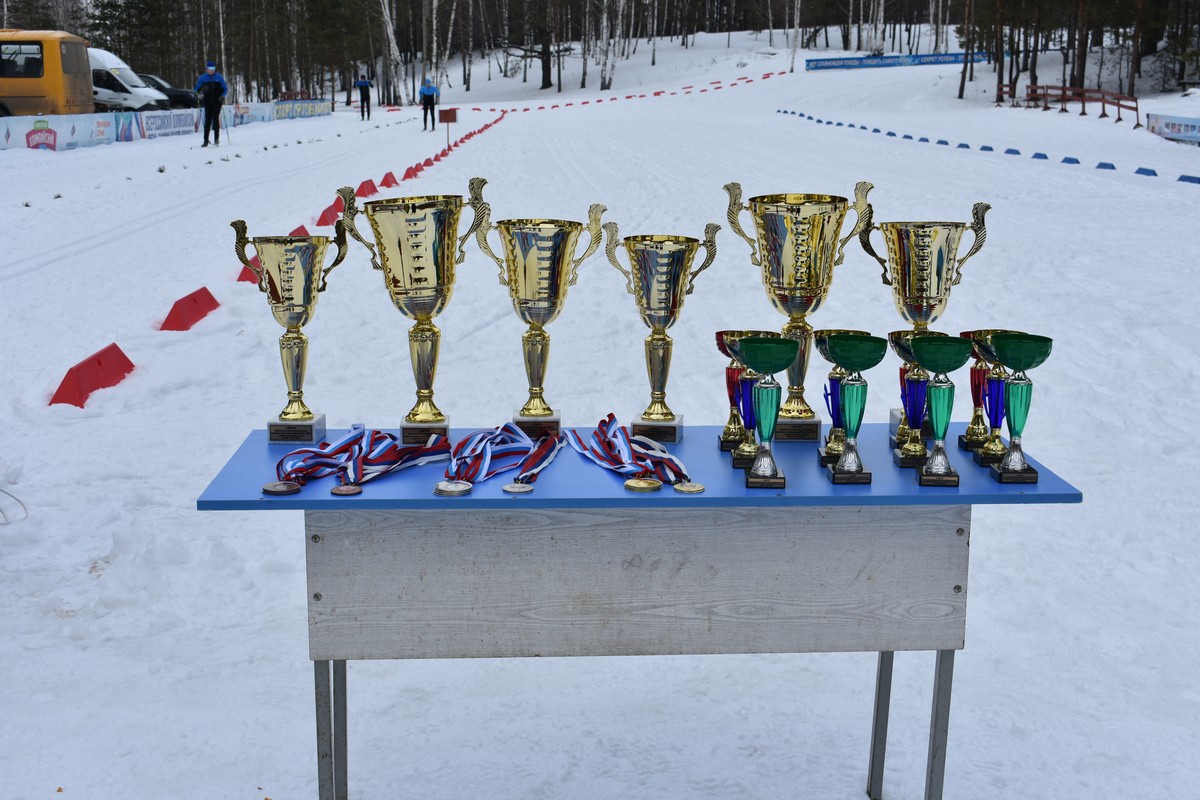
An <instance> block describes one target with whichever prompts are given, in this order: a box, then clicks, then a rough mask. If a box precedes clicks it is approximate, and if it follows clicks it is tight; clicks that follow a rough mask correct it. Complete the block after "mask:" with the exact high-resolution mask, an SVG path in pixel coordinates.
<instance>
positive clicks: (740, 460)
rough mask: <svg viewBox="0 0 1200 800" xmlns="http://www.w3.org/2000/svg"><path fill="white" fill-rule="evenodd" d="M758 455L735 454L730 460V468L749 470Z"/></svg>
mask: <svg viewBox="0 0 1200 800" xmlns="http://www.w3.org/2000/svg"><path fill="white" fill-rule="evenodd" d="M757 455H758V454H757V453H751V454H750V455H748V456H740V455H738V454H737V453H736V452H734V454H733V457H732V458H731V459H730V466H731V467H733V468H734V469H749V468H750V465H751V464H753V463H754V459H755V457H757Z"/></svg>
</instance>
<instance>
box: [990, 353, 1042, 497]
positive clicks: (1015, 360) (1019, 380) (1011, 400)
mask: <svg viewBox="0 0 1200 800" xmlns="http://www.w3.org/2000/svg"><path fill="white" fill-rule="evenodd" d="M1053 345H1054V341H1053V340H1052V339H1050V338H1048V337H1045V336H1034V335H1033V334H1031V333H995V334H992V347H994V348H995V350H996V357H997V358H998V359H999V360H1000V363H1001V364H1003V365H1004V366H1006V367H1008V368H1009V369H1011V370H1012V371H1013V374H1012V376H1011V377H1009V379H1008V382H1007V383H1006V384H1005V386H1004V416H1005V418H1006V419H1007V420H1008V450H1006V451H1005V453H1004V458H1003V459H1002V460H1001V461H1000V463H999V464H998V465H996V464H993V465H992V467H991V472H992V477H993V478H995V479H996V480H998V481H999V482H1000V483H1037V481H1038V474H1037V470H1036V469H1034V468H1033V467H1031V466H1030V465H1029V462H1027V461H1026V460H1025V454H1024V452H1022V450H1021V434H1022V433H1023V432H1024V431H1025V420H1026V419H1027V418H1028V417H1029V402H1030V400H1032V399H1033V381H1031V380H1029V376H1028V375H1026V374H1025V373H1026V372H1027V371H1028V370H1031V369H1033V368H1034V367H1036V366H1039V365H1040V364H1042V362H1044V361H1045V360H1046V359H1047V358H1049V357H1050V348H1051V347H1052V346H1053Z"/></svg>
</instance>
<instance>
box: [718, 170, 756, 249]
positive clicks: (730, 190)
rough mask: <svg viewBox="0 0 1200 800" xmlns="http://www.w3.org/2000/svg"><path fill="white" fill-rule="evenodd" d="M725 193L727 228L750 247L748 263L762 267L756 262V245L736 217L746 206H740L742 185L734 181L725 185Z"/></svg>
mask: <svg viewBox="0 0 1200 800" xmlns="http://www.w3.org/2000/svg"><path fill="white" fill-rule="evenodd" d="M725 191H726V193H727V194H728V195H729V211H728V212H727V213H726V214H725V216H726V218H727V219H728V220H729V227H730V228H732V229H733V232H734V233H736V234H737V235H738V236H740V237H742V238H743V239H745V240H746V244H748V245H750V263H751V264H753V265H754V266H756V267H760V266H762V262H761V261H759V260H758V243H757V242H755V241H754V240H753V239H751V238H750V237H749V236H747V235H746V232H745V231H744V230H742V223H741V222H739V221H738V217H740V216H741V215H742V209H743V208H748V206H743V205H742V185H741V184H740V183H737V182H736V181H730V182H729V183H727V184H725Z"/></svg>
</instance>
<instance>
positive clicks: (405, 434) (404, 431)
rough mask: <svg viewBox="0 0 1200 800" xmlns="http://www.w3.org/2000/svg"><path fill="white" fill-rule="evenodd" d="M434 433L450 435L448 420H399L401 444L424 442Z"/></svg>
mask: <svg viewBox="0 0 1200 800" xmlns="http://www.w3.org/2000/svg"><path fill="white" fill-rule="evenodd" d="M434 434H439V435H441V436H449V435H450V420H449V419H447V420H446V421H445V422H401V423H400V443H401V444H425V443H426V442H428V441H429V437H430V436H433V435H434Z"/></svg>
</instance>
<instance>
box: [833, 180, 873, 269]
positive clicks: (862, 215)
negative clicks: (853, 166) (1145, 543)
mask: <svg viewBox="0 0 1200 800" xmlns="http://www.w3.org/2000/svg"><path fill="white" fill-rule="evenodd" d="M874 188H875V184H873V183H870V182H869V181H859V182H858V183H856V184H854V211H855V214H856V215H857V218H856V219H855V220H854V228H853V229H852V230H851V231H850V233H848V234H846V238H845V239H842V240H841V241H840V242H838V251H837V258H836V259H835V260H834V262H833V265H834V266H835V267H836V266H837V265H838V264H841V263H842V259H844V258H845V257H846V242H848V241H850V240H851V239H853V238H854V237H855V236H858V235H859V234H860V233H862V231H863V229H864V225H870V224H871V216H872V214H873V212H872V211H871V204H870V203H869V202H867V194H868V193H869V192H870V191H871V190H872V189H874Z"/></svg>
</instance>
